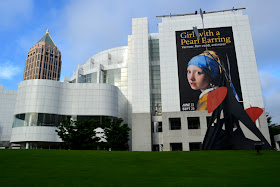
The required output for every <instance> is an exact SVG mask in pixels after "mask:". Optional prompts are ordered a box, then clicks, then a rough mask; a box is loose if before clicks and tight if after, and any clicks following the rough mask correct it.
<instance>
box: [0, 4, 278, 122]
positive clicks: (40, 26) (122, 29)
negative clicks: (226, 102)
mask: <svg viewBox="0 0 280 187" xmlns="http://www.w3.org/2000/svg"><path fill="white" fill-rule="evenodd" d="M233 7H235V8H246V10H243V14H244V15H248V17H249V21H250V27H251V31H252V37H253V43H254V49H255V54H256V59H257V65H258V71H259V76H260V82H261V87H262V93H263V99H264V104H265V108H266V112H269V113H270V115H271V116H272V118H273V122H274V123H279V124H280V110H279V104H280V94H279V93H280V84H279V83H280V71H279V70H280V63H279V60H278V59H279V58H278V55H277V54H278V53H279V47H277V45H278V44H279V42H280V39H279V38H278V34H279V33H278V31H279V30H280V24H279V19H278V15H277V16H276V14H277V12H278V11H279V10H278V7H280V1H277V0H266V1H263V0H211V1H210V0H195V1H194V0H168V1H167V0H141V1H133V0H110V1H109V0H103V1H99V0H37V1H36V0H9V1H7V0H0V85H4V89H8V90H17V87H18V83H19V82H21V81H22V80H23V72H24V65H25V60H26V56H27V52H28V50H29V48H31V47H32V46H33V45H34V44H35V43H37V42H38V41H39V40H40V38H41V37H42V36H43V35H44V34H45V33H46V30H47V29H49V33H50V36H51V37H52V39H53V41H54V42H55V44H56V46H57V47H58V49H59V50H60V51H61V54H62V70H61V80H63V77H65V76H66V77H71V76H72V73H73V71H75V70H76V69H77V66H78V64H85V63H86V61H87V60H88V59H89V58H90V57H91V56H93V55H95V54H97V53H98V52H101V51H103V50H106V49H110V48H113V47H119V46H127V36H128V35H130V34H131V23H132V18H140V17H148V20H149V30H150V33H156V32H158V28H157V23H160V22H161V18H156V16H159V15H167V14H170V13H171V14H184V13H193V12H195V11H196V10H199V9H200V8H201V9H202V10H205V11H206V12H208V11H216V10H225V9H231V8H233Z"/></svg>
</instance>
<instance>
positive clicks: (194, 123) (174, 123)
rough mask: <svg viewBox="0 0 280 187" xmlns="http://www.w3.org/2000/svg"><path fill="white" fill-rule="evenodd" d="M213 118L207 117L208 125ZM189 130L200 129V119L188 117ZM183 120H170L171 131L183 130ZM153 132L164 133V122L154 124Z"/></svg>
mask: <svg viewBox="0 0 280 187" xmlns="http://www.w3.org/2000/svg"><path fill="white" fill-rule="evenodd" d="M210 119H211V117H206V120H207V124H208V123H209V121H210ZM187 121H188V129H200V121H199V117H188V118H187ZM181 129H182V124H181V118H169V130H181ZM152 132H162V122H153V123H152Z"/></svg>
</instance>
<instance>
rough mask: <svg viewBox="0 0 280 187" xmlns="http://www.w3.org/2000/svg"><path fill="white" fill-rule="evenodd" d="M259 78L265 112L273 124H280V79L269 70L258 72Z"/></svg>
mask: <svg viewBox="0 0 280 187" xmlns="http://www.w3.org/2000/svg"><path fill="white" fill-rule="evenodd" d="M259 76H260V82H261V87H262V92H263V99H264V104H265V108H266V112H269V113H270V115H271V116H272V121H273V122H274V123H278V124H280V111H279V104H280V94H279V93H280V84H279V83H280V77H279V76H278V75H277V74H274V73H273V72H272V71H269V70H267V71H266V70H262V71H259Z"/></svg>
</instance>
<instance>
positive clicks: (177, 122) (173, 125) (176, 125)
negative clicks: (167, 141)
mask: <svg viewBox="0 0 280 187" xmlns="http://www.w3.org/2000/svg"><path fill="white" fill-rule="evenodd" d="M169 124H170V130H180V129H181V119H180V118H169Z"/></svg>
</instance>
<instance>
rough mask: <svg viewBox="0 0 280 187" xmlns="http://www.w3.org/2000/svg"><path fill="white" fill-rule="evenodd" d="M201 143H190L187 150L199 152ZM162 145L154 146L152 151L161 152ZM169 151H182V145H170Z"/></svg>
mask: <svg viewBox="0 0 280 187" xmlns="http://www.w3.org/2000/svg"><path fill="white" fill-rule="evenodd" d="M201 146H202V143H201V142H190V143H189V150H190V151H200V150H201ZM163 150H164V149H163V145H162V144H154V145H153V148H152V151H163ZM170 151H183V143H181V142H180V143H170Z"/></svg>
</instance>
